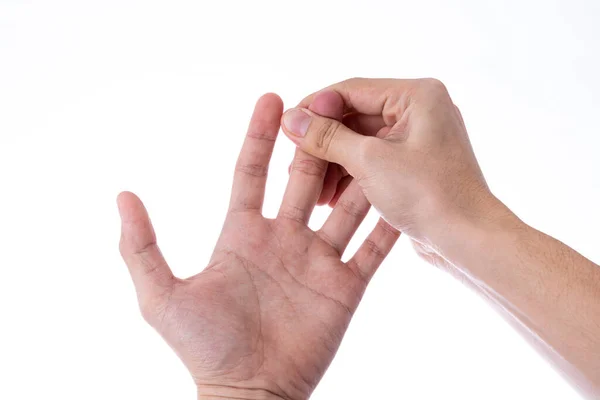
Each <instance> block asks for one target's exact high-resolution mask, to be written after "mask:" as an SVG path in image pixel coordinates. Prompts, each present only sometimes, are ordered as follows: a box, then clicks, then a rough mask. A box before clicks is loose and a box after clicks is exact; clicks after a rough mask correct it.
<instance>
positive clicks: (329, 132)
mask: <svg viewBox="0 0 600 400" xmlns="http://www.w3.org/2000/svg"><path fill="white" fill-rule="evenodd" d="M340 126H341V124H340V123H339V122H338V121H334V120H325V121H323V123H322V124H320V125H319V127H318V128H317V132H316V135H315V137H316V143H315V144H316V147H317V149H318V150H319V152H320V153H322V154H329V152H330V150H329V149H330V148H331V143H332V142H333V141H334V140H335V138H336V135H337V134H338V133H339V129H340Z"/></svg>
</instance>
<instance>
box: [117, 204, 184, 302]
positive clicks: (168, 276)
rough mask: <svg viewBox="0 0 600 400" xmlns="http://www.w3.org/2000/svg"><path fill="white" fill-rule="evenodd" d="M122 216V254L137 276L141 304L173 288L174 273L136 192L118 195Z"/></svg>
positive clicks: (133, 275) (130, 271) (136, 284)
mask: <svg viewBox="0 0 600 400" xmlns="http://www.w3.org/2000/svg"><path fill="white" fill-rule="evenodd" d="M117 204H118V207H119V214H120V215H121V241H120V244H119V249H120V251H121V256H122V257H123V260H125V263H126V264H127V267H128V268H129V273H130V274H131V278H132V279H133V283H134V285H135V288H136V291H137V293H138V297H139V299H140V304H143V303H144V301H145V300H147V299H149V298H152V297H156V296H157V295H161V294H163V293H165V292H167V291H169V290H170V288H171V287H172V284H173V279H174V277H173V273H172V272H171V269H170V268H169V266H168V265H167V262H166V261H165V259H164V257H163V256H162V254H161V252H160V250H159V248H158V246H157V245H156V235H155V234H154V229H153V228H152V223H151V222H150V219H149V218H148V213H147V212H146V208H145V207H144V205H143V204H142V202H141V200H140V199H139V198H138V197H137V196H136V195H135V194H133V193H130V192H123V193H121V194H120V195H119V197H118V198H117Z"/></svg>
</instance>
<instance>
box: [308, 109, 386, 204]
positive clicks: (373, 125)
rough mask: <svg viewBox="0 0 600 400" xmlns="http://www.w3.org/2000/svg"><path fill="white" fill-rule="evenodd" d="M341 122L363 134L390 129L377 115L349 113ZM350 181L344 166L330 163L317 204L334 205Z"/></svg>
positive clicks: (378, 133) (378, 134) (367, 134)
mask: <svg viewBox="0 0 600 400" xmlns="http://www.w3.org/2000/svg"><path fill="white" fill-rule="evenodd" d="M342 123H343V124H344V125H346V126H347V127H348V128H350V129H352V130H353V131H354V132H357V133H360V134H361V135H364V136H377V137H384V136H385V135H382V133H386V132H387V131H386V130H388V131H389V129H391V128H390V127H388V126H387V125H385V122H383V118H382V117H381V116H379V115H364V114H356V113H351V114H347V115H344V118H343V119H342ZM351 181H352V177H351V176H348V171H346V170H345V169H344V167H342V166H341V165H338V164H334V163H330V164H329V169H328V170H327V175H326V176H325V183H324V184H323V191H322V192H321V197H320V198H319V201H318V203H317V204H329V206H330V207H334V206H335V204H336V203H337V201H338V199H339V198H340V197H341V195H342V194H343V193H344V190H346V188H347V187H348V185H349V184H350V182H351Z"/></svg>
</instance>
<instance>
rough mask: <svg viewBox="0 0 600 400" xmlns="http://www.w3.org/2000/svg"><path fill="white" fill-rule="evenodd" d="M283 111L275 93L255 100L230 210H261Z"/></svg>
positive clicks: (241, 153) (237, 168)
mask: <svg viewBox="0 0 600 400" xmlns="http://www.w3.org/2000/svg"><path fill="white" fill-rule="evenodd" d="M282 113H283V102H282V101H281V99H280V98H279V96H277V95H276V94H273V93H268V94H265V95H264V96H262V97H261V98H260V99H259V100H258V101H257V103H256V106H255V108H254V113H253V115H252V119H251V120H250V125H249V127H248V133H247V134H246V139H245V140H244V144H243V146H242V150H241V151H240V155H239V157H238V161H237V164H236V167H235V175H234V178H233V188H232V191H231V200H230V203H229V209H230V212H231V211H233V212H235V211H256V212H260V211H261V209H262V205H263V201H264V197H265V186H266V183H267V172H268V169H269V161H270V160H271V155H272V154H273V147H274V146H275V139H276V138H277V133H278V131H279V120H280V118H281V114H282Z"/></svg>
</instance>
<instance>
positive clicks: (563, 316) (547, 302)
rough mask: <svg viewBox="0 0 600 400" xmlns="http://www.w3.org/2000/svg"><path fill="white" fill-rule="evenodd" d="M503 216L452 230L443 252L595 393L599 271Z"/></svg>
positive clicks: (598, 388) (599, 388)
mask: <svg viewBox="0 0 600 400" xmlns="http://www.w3.org/2000/svg"><path fill="white" fill-rule="evenodd" d="M504 211H506V209H504ZM504 211H502V212H500V213H498V214H496V215H499V217H497V218H494V217H491V218H486V219H485V220H480V221H476V219H472V220H471V221H469V222H466V223H461V224H457V225H456V227H455V231H454V232H453V234H452V235H450V236H451V238H453V239H451V240H446V241H445V242H444V243H443V245H442V247H441V248H440V251H441V253H442V254H443V255H444V257H445V258H446V259H447V260H449V261H450V262H451V263H452V264H453V265H455V266H457V267H458V268H459V269H460V270H461V271H463V272H464V273H466V275H467V276H468V277H469V279H471V280H472V281H473V283H474V284H475V286H476V287H478V288H479V289H480V291H481V292H482V293H483V294H484V295H486V297H488V298H490V299H491V300H492V301H494V302H495V303H496V304H497V305H498V306H499V307H500V309H501V310H504V311H506V312H507V313H508V314H510V316H511V317H513V318H514V319H516V320H517V321H518V322H519V323H520V324H522V326H523V327H524V328H525V329H522V331H524V332H526V333H527V334H528V335H530V336H532V337H530V339H532V340H533V341H534V342H537V343H535V344H538V346H536V347H538V348H539V349H541V350H542V351H543V352H544V353H545V355H546V356H548V357H549V358H550V359H551V360H552V361H553V362H554V363H555V365H556V366H557V367H558V368H559V369H560V371H561V372H562V373H563V374H565V375H567V376H568V377H569V379H570V380H571V381H572V382H573V383H574V384H576V385H577V386H578V387H579V389H580V390H581V391H582V392H583V393H586V394H588V395H590V396H593V395H596V396H598V395H600V323H599V318H600V267H598V266H597V265H596V264H594V263H592V262H591V261H589V260H587V259H586V258H584V257H583V256H581V255H580V254H579V253H577V252H576V251H574V250H573V249H571V248H569V247H568V246H566V245H564V244H563V243H561V242H559V241H558V240H556V239H553V238H551V237H549V236H547V235H545V234H543V233H541V232H539V231H537V230H535V229H533V228H531V227H529V226H527V225H526V224H524V223H523V222H521V221H520V220H519V219H518V218H516V217H515V216H514V215H512V213H506V212H504ZM491 215H494V214H493V213H492V214H491Z"/></svg>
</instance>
